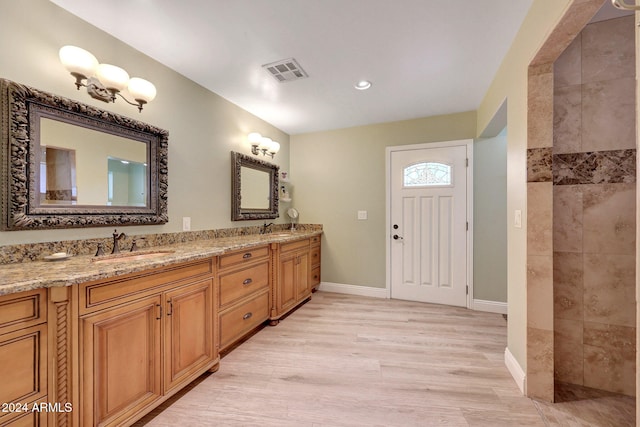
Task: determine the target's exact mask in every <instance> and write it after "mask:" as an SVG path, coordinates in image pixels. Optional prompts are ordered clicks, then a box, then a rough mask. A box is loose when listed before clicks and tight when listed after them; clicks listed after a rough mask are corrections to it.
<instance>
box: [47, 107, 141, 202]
mask: <svg viewBox="0 0 640 427" xmlns="http://www.w3.org/2000/svg"><path fill="white" fill-rule="evenodd" d="M40 148H41V150H40V152H41V153H42V156H43V157H44V158H46V161H44V162H43V161H42V159H41V161H40V164H41V169H40V170H41V171H40V187H41V188H43V187H46V191H47V193H46V196H45V197H44V199H41V204H57V205H65V204H66V205H93V206H146V205H147V201H146V200H145V199H141V197H144V196H145V195H146V194H147V176H146V163H147V146H146V144H145V143H144V142H140V141H136V140H133V139H128V138H123V137H120V136H116V135H111V134H108V133H104V132H98V131H96V130H93V129H88V128H85V127H81V126H77V125H71V124H69V123H66V122H62V121H59V120H53V119H50V118H45V117H42V118H41V119H40ZM52 150H53V153H54V154H52ZM63 153H72V154H69V156H71V155H72V156H73V157H74V159H75V161H73V160H66V158H65V157H64V156H63V155H62V154H63ZM52 158H53V159H52ZM121 161H122V162H129V164H130V165H132V166H131V168H129V167H127V166H125V165H127V164H126V163H120V162H121ZM43 164H44V165H45V166H44V170H43V166H42V165H43ZM120 165H122V166H120ZM135 165H138V167H136V168H134V166H135ZM140 165H145V166H144V167H143V168H141V167H140ZM45 170H46V174H45V173H43V172H45ZM50 177H57V178H58V179H55V180H54V181H53V182H51V181H50V179H49V178H50ZM114 178H115V181H114ZM43 181H45V182H46V184H43ZM70 181H75V182H74V184H73V185H71V183H70ZM114 182H115V185H116V187H115V188H116V190H117V191H116V199H115V200H114V199H113V197H112V194H113V190H114V188H113V185H114ZM110 186H111V187H110ZM129 189H131V190H132V191H134V189H136V190H137V193H136V194H135V197H133V193H132V197H129ZM109 190H111V191H109ZM125 190H126V191H125ZM72 193H73V194H72ZM109 193H111V194H109ZM67 194H69V196H68V197H67Z"/></svg>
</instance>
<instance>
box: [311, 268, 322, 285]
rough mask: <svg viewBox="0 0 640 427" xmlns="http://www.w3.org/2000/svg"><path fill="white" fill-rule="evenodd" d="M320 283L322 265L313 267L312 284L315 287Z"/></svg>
mask: <svg viewBox="0 0 640 427" xmlns="http://www.w3.org/2000/svg"><path fill="white" fill-rule="evenodd" d="M319 284H320V266H317V267H314V268H312V269H311V284H310V286H311V287H312V288H313V287H314V286H317V285H319Z"/></svg>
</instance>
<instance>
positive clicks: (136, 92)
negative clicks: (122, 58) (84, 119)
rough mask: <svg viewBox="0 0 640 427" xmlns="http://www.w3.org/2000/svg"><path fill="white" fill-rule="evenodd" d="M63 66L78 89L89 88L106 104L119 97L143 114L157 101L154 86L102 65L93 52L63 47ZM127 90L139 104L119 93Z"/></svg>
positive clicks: (121, 70) (94, 96)
mask: <svg viewBox="0 0 640 427" xmlns="http://www.w3.org/2000/svg"><path fill="white" fill-rule="evenodd" d="M59 56H60V62H62V65H64V67H65V68H66V69H67V70H68V71H69V72H70V73H71V75H72V76H73V77H75V79H76V83H75V85H76V88H78V90H80V87H86V88H87V93H88V94H89V95H90V96H91V97H92V98H95V99H99V100H101V101H104V102H116V95H118V96H119V97H120V98H122V99H124V100H125V102H127V103H128V104H131V105H135V106H136V107H138V111H140V112H142V107H143V106H144V104H146V103H148V102H151V101H153V99H154V98H155V97H156V87H155V86H154V85H153V83H151V82H149V81H147V80H144V79H141V78H139V77H132V78H129V74H128V73H127V72H126V71H125V70H123V69H122V68H120V67H116V66H115V65H111V64H100V63H98V60H97V59H96V57H95V56H93V54H92V53H91V52H88V51H86V50H84V49H82V48H79V47H76V46H63V47H62V48H61V49H60V52H59ZM125 88H127V89H128V91H129V94H131V96H132V97H133V99H134V100H135V101H136V102H131V101H129V100H128V99H127V98H125V97H124V96H123V95H122V94H121V93H120V92H121V91H122V90H123V89H125Z"/></svg>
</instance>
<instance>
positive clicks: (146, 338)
mask: <svg viewBox="0 0 640 427" xmlns="http://www.w3.org/2000/svg"><path fill="white" fill-rule="evenodd" d="M156 271H157V270H156ZM213 272H214V259H207V260H204V261H194V262H190V263H184V264H178V265H175V266H171V267H167V268H164V269H162V270H161V271H159V272H155V271H147V272H143V273H134V274H130V275H127V276H124V277H122V278H117V279H109V280H105V281H101V282H91V283H86V284H82V285H80V286H79V302H80V303H79V306H80V307H79V312H80V321H79V333H80V342H79V351H80V406H81V414H80V424H81V425H94V426H103V425H104V426H106V425H122V424H130V423H131V422H133V421H135V420H136V419H138V418H140V417H142V416H143V415H144V414H145V413H147V412H149V411H150V410H151V409H152V408H153V407H155V406H157V405H158V404H159V403H160V402H162V401H163V400H166V398H168V397H169V396H170V395H172V394H173V393H175V392H176V391H178V390H179V389H180V388H181V387H182V386H184V385H186V384H188V383H189V382H191V381H193V380H194V379H195V378H196V377H197V376H199V375H201V374H202V373H204V372H205V371H206V370H208V369H210V368H211V367H212V366H214V365H215V364H216V363H217V361H218V355H217V350H216V346H215V343H214V330H213V321H214V319H215V312H216V310H215V304H214V293H213V284H214V277H213Z"/></svg>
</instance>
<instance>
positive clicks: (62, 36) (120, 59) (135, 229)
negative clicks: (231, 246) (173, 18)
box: [0, 0, 289, 245]
mask: <svg viewBox="0 0 640 427" xmlns="http://www.w3.org/2000/svg"><path fill="white" fill-rule="evenodd" d="M0 10H2V13H0V50H1V51H2V55H0V77H2V78H6V79H9V80H13V81H16V82H18V83H23V84H27V85H30V86H33V87H36V88H38V89H42V90H46V91H49V92H52V93H55V94H58V95H62V96H66V97H68V98H72V99H75V100H78V101H80V102H84V103H87V104H92V105H95V106H97V107H99V108H103V109H107V110H109V111H113V112H116V113H119V114H122V115H125V116H129V117H133V118H135V119H137V120H142V121H145V122H147V123H150V124H152V125H155V126H158V127H160V128H163V129H166V130H168V131H169V219H170V222H169V223H168V224H166V225H163V226H146V227H140V226H132V227H126V230H123V231H126V232H127V233H130V234H144V233H161V232H176V231H181V229H182V228H181V227H182V217H183V216H190V217H191V226H192V229H193V230H203V229H212V228H224V227H231V226H245V225H255V224H262V221H242V222H235V223H234V222H232V221H231V220H230V218H231V213H230V211H231V207H230V204H231V202H230V198H231V183H230V176H231V171H230V167H231V156H230V154H229V153H230V151H231V150H234V151H240V152H242V153H245V154H249V148H248V146H247V145H246V143H245V138H246V135H247V134H248V133H249V132H251V131H257V132H260V133H262V134H264V135H268V136H270V137H271V138H273V139H275V140H277V141H279V142H280V143H281V150H280V152H279V153H278V155H277V156H276V158H275V160H274V163H278V164H279V165H280V166H281V167H282V168H283V169H284V170H287V169H288V168H289V137H288V135H287V134H285V133H284V132H281V131H279V130H278V129H276V128H274V127H273V126H271V125H269V124H268V123H266V122H264V121H262V120H260V119H258V118H256V117H255V116H253V115H251V114H249V113H247V112H246V111H244V110H242V109H240V108H239V107H237V106H236V105H234V104H231V103H230V102H228V101H226V100H224V99H223V98H221V97H219V96H218V95H216V94H214V93H211V92H210V91H208V90H205V89H204V88H202V87H201V86H199V85H197V84H195V83H194V82H192V81H190V80H188V79H186V78H184V77H183V76H181V75H180V74H178V73H176V72H174V71H172V70H170V69H169V68H167V67H165V66H163V65H161V64H159V63H158V62H156V61H154V60H152V59H151V58H149V57H147V56H145V55H142V54H141V53H139V52H138V51H136V50H134V49H132V48H131V47H129V46H128V45H125V44H124V43H122V42H120V41H119V40H117V39H115V38H113V37H111V36H109V35H107V34H106V33H104V32H102V31H100V30H98V29H96V28H95V27H93V26H91V25H89V24H87V23H85V22H84V21H82V20H80V19H78V18H76V17H75V16H73V15H71V14H69V13H67V12H66V11H64V10H62V9H60V8H58V7H57V6H55V5H54V4H52V3H51V2H49V1H47V0H21V1H13V0H0ZM66 44H73V45H77V46H80V47H82V48H84V49H87V50H89V51H91V52H92V53H93V54H94V55H96V57H97V58H98V60H100V61H102V62H107V63H113V64H116V65H119V66H121V67H123V68H124V69H126V70H127V71H128V72H129V74H130V75H139V76H141V77H145V78H147V79H149V80H150V81H152V82H153V83H154V84H155V85H156V87H157V89H158V96H157V98H156V99H155V100H154V101H153V102H152V103H150V104H149V105H148V106H146V107H145V109H144V110H143V112H142V113H138V111H137V109H136V108H134V107H132V106H130V105H128V104H126V103H125V102H124V101H122V100H119V101H117V102H116V103H115V104H106V103H104V102H101V101H98V100H94V99H92V98H91V97H89V95H87V94H86V93H85V92H84V91H83V90H81V91H76V89H75V86H74V85H73V78H72V77H71V76H70V75H69V74H68V73H67V71H66V70H65V69H64V67H63V66H62V65H61V64H60V61H59V60H58V50H59V49H60V47H62V46H63V45H66ZM281 221H284V219H283V218H280V219H279V221H278V222H281ZM106 235H108V233H107V231H106V229H103V228H88V229H73V230H50V231H11V232H0V245H7V244H17V243H27V242H42V241H54V240H65V239H72V238H90V237H97V236H106Z"/></svg>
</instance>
